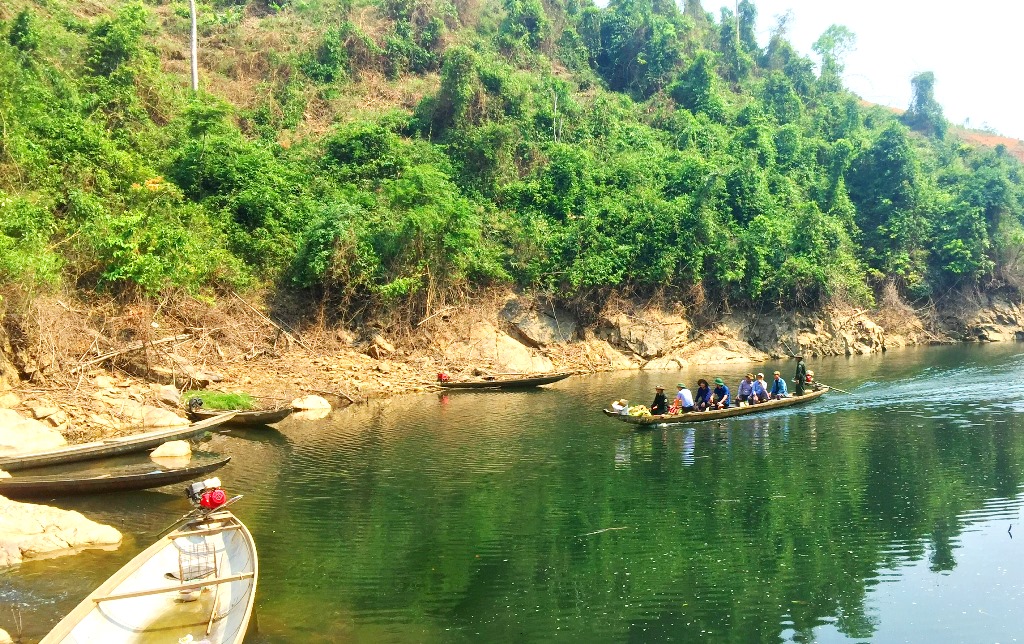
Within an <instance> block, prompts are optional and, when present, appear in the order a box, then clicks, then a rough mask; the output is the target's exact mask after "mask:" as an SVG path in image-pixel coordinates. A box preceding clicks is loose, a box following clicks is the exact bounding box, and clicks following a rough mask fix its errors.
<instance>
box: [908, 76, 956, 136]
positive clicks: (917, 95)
mask: <svg viewBox="0 0 1024 644" xmlns="http://www.w3.org/2000/svg"><path fill="white" fill-rule="evenodd" d="M910 85H911V87H912V88H913V96H912V98H911V99H910V108H909V109H907V111H906V112H905V113H904V114H903V122H904V123H905V124H906V125H907V126H908V127H910V128H911V129H914V130H917V131H918V132H921V133H922V134H925V135H929V136H935V137H937V138H939V139H941V138H943V137H944V136H946V129H947V128H948V124H947V123H946V119H945V117H943V116H942V106H941V105H939V102H938V101H936V100H935V74H933V73H932V72H921V73H920V74H918V75H916V76H914V77H913V78H912V79H910Z"/></svg>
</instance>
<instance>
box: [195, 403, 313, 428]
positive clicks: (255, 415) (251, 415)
mask: <svg viewBox="0 0 1024 644" xmlns="http://www.w3.org/2000/svg"><path fill="white" fill-rule="evenodd" d="M292 411H294V410H293V409H292V408H291V407H282V408H281V409H269V410H265V411H263V410H261V411H237V410H236V411H235V415H234V417H233V418H231V419H229V420H228V421H227V422H226V423H224V426H225V427H259V426H261V425H272V424H274V423H279V422H281V421H282V420H284V419H285V418H288V416H289V415H291V413H292ZM223 413H224V410H221V409H197V410H195V411H190V412H188V417H189V418H190V419H192V420H193V421H200V420H205V419H207V418H213V417H214V416H216V415H217V414H223Z"/></svg>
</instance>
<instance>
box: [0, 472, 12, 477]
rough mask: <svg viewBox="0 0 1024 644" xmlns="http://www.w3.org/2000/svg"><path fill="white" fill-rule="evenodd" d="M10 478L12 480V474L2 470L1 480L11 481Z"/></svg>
mask: <svg viewBox="0 0 1024 644" xmlns="http://www.w3.org/2000/svg"><path fill="white" fill-rule="evenodd" d="M9 478H11V473H10V472H7V471H5V470H0V479H9Z"/></svg>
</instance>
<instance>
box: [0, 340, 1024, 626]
mask: <svg viewBox="0 0 1024 644" xmlns="http://www.w3.org/2000/svg"><path fill="white" fill-rule="evenodd" d="M1019 352H1020V347H1019V346H1018V345H1004V346H1002V347H976V346H964V347H942V348H933V349H927V350H911V351H900V352H890V353H889V354H887V355H885V356H873V357H863V358H849V359H833V360H811V361H810V365H809V366H810V367H811V368H812V369H814V370H815V372H816V374H817V376H818V378H819V379H820V380H823V381H825V382H827V383H829V384H833V385H835V386H837V387H841V388H843V389H848V390H850V391H851V392H853V394H854V395H852V396H844V395H839V394H829V395H828V396H826V397H824V398H822V399H821V400H817V401H814V402H811V403H809V404H808V405H806V406H799V407H793V408H787V409H781V410H777V411H774V412H771V413H769V414H765V415H763V416H746V417H740V418H733V419H728V420H724V421H719V422H709V423H700V424H693V425H674V426H666V427H657V428H655V429H654V430H653V431H649V432H633V431H631V429H632V428H631V427H630V426H628V425H625V424H624V423H621V422H618V421H616V420H615V419H611V418H606V417H604V416H603V415H602V414H600V411H599V410H600V409H601V408H602V407H605V406H607V404H608V401H610V400H612V399H614V398H621V397H626V398H629V399H631V400H632V401H633V402H634V403H635V402H642V403H643V404H647V403H649V402H650V401H649V400H648V398H651V397H653V386H654V385H655V384H664V385H666V386H671V385H673V384H675V382H678V381H683V382H688V383H690V384H691V386H692V383H693V382H695V381H696V379H697V378H698V377H714V376H721V377H723V378H725V379H726V381H727V382H729V383H733V382H738V380H739V378H740V377H741V376H742V375H743V373H745V372H746V371H747V370H748V369H749V366H748V365H726V366H721V367H714V368H702V369H693V370H690V371H682V372H673V373H648V372H639V373H616V374H599V375H592V376H584V377H579V378H573V379H570V380H567V381H563V382H560V383H557V384H555V385H553V386H551V387H548V388H546V389H544V390H540V391H524V392H503V393H495V392H462V391H460V392H449V393H446V394H442V395H436V394H427V395H411V396H400V397H396V398H394V399H390V400H386V401H374V402H372V403H370V404H367V405H361V406H358V407H353V408H350V409H348V410H345V411H344V412H342V413H335V414H332V415H331V416H330V417H329V418H328V419H326V420H325V421H323V422H319V423H313V422H302V423H300V422H294V423H293V422H292V421H291V420H289V421H286V422H285V423H282V425H281V427H280V432H279V436H280V437H279V438H278V437H276V436H274V435H273V434H256V435H255V436H254V437H253V438H254V439H250V433H249V432H247V433H246V434H245V435H244V436H241V435H240V436H233V435H217V436H214V437H213V438H212V439H211V449H212V448H213V447H215V448H216V450H217V451H221V452H224V453H227V454H231V455H232V456H233V459H232V462H231V464H230V465H229V466H227V467H226V468H224V471H223V472H224V473H223V474H222V475H221V478H222V479H223V480H224V481H225V484H226V485H228V486H229V488H230V489H233V490H236V491H238V492H242V493H244V494H245V495H246V498H245V499H244V500H243V502H241V503H239V504H237V505H236V507H237V509H238V512H237V514H239V516H240V517H241V518H242V519H243V521H245V522H246V524H247V525H248V526H249V528H250V530H251V531H252V532H253V535H254V537H255V539H256V542H257V544H258V548H259V553H260V560H261V571H262V574H261V579H260V590H259V594H258V597H257V604H258V609H259V615H260V631H261V633H260V635H259V636H258V638H257V640H256V641H259V642H296V641H302V642H337V641H360V642H463V641H465V642H479V641H523V642H526V641H545V642H547V641H567V642H569V641H571V642H576V641H587V642H621V641H644V642H655V641H689V640H695V639H698V638H703V639H705V640H708V641H722V640H725V641H742V642H779V641H820V642H829V641H836V642H852V641H864V640H866V639H876V640H878V641H923V640H928V641H981V640H984V641H997V640H998V641H1002V640H1009V639H1012V638H1013V637H1017V636H1018V626H1019V623H1020V622H1021V619H1022V618H1024V601H1020V600H1022V599H1024V581H1022V580H1024V557H1020V556H1019V550H1017V549H1016V548H1017V546H1018V544H1019V543H1021V540H1019V539H1018V540H1016V541H1015V540H1013V539H1011V538H1010V536H1012V533H1008V532H1007V527H1008V524H1010V523H1013V524H1018V523H1020V522H1021V519H1020V515H1021V507H1022V497H1021V485H1022V482H1024V481H1022V472H1024V431H1022V430H1024V422H1022V421H1020V420H1018V418H1017V413H1016V411H1017V410H1019V409H1020V407H1021V405H1024V383H1018V382H1017V381H1024V379H1022V378H1020V377H1019V375H1018V374H1020V373H1021V371H1022V366H1024V359H1022V358H1021V356H1020V355H1019ZM792 367H793V363H792V362H791V361H783V362H779V363H775V364H765V365H758V366H757V369H758V370H760V371H765V372H767V373H770V372H771V371H772V370H774V369H775V368H778V369H779V370H780V371H782V372H783V373H784V374H787V375H790V374H789V372H790V371H791V370H792ZM79 503H80V504H82V505H80V506H79V507H81V511H83V512H84V513H86V514H87V515H90V516H96V517H98V518H100V520H103V519H104V517H106V518H107V519H108V520H109V521H111V522H114V523H115V525H121V526H124V528H123V529H124V531H125V533H126V535H128V536H129V542H128V543H127V544H126V545H125V546H122V548H121V549H119V550H118V551H116V552H113V553H109V552H87V553H83V554H80V555H78V556H76V557H73V558H69V559H65V560H52V561H46V562H31V563H28V564H25V565H22V566H20V567H17V568H14V569H11V570H9V571H5V572H2V573H0V626H3V625H4V622H3V620H4V611H5V610H6V608H5V607H4V606H3V605H2V604H3V603H5V602H6V603H7V604H16V605H18V606H20V607H22V612H23V614H24V615H25V623H26V632H28V631H29V630H30V626H31V629H32V631H31V632H32V633H34V634H36V635H39V634H42V633H44V632H45V631H46V628H47V626H48V625H52V623H54V622H56V620H57V619H59V617H60V615H61V614H63V612H65V611H66V610H68V609H69V608H70V607H71V606H72V605H74V603H75V602H76V601H77V600H78V599H79V598H80V597H82V596H84V594H86V593H87V592H88V591H89V590H90V589H91V588H92V587H94V586H95V584H97V583H99V581H101V580H102V579H103V578H105V577H106V576H108V575H109V574H110V573H111V572H113V571H114V570H116V568H117V567H118V566H119V565H121V564H122V563H123V562H125V561H127V559H128V558H129V557H130V556H131V555H132V554H134V552H137V550H138V549H139V548H141V547H143V546H145V545H146V543H145V542H146V541H147V540H148V538H149V537H145V536H139V537H138V538H135V537H134V536H133V535H147V534H152V532H153V530H155V529H156V528H157V527H158V526H159V527H162V524H163V522H164V521H166V520H169V518H174V516H175V515H176V514H177V513H179V511H182V509H183V508H184V507H185V506H183V505H181V504H183V503H184V501H183V499H180V498H179V497H178V495H177V493H176V492H175V493H174V494H170V493H166V494H165V493H164V492H162V491H161V492H155V493H149V494H145V495H141V494H140V495H129V496H125V497H124V498H114V499H109V500H106V501H103V500H100V499H95V500H88V501H85V500H83V501H79ZM118 522H120V523H118ZM1020 531H1021V534H1022V535H1024V527H1022V528H1021V530H1020ZM58 571H60V572H59V573H58ZM69 572H71V573H73V574H71V575H69V574H68V573H69ZM69 577H71V578H70V579H69ZM8 612H9V611H8ZM982 613H984V618H981V617H979V618H975V617H974V615H975V614H979V615H980V614H982ZM922 638H923V639H922Z"/></svg>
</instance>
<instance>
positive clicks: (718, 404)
mask: <svg viewBox="0 0 1024 644" xmlns="http://www.w3.org/2000/svg"><path fill="white" fill-rule="evenodd" d="M730 402H731V397H730V395H729V388H728V387H726V386H725V381H724V380H722V379H721V378H715V388H714V390H713V391H712V392H711V404H712V405H713V406H714V408H715V409H726V408H727V407H728V406H729V403H730Z"/></svg>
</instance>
